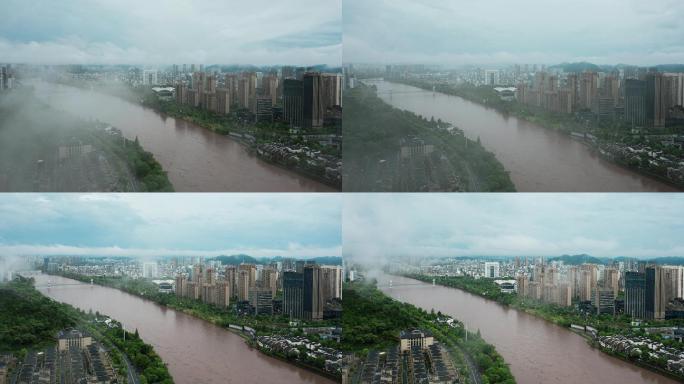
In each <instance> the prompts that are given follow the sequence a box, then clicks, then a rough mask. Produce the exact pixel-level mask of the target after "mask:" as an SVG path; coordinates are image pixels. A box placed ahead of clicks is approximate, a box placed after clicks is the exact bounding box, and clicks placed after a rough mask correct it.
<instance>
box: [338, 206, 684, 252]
mask: <svg viewBox="0 0 684 384" xmlns="http://www.w3.org/2000/svg"><path fill="white" fill-rule="evenodd" d="M343 217H344V222H343V227H342V231H343V238H342V239H343V243H344V257H345V258H347V257H349V258H350V259H355V260H366V261H370V262H373V261H388V260H392V259H393V258H395V257H397V256H413V257H420V256H428V257H441V256H559V255H562V254H582V253H586V254H590V255H593V256H608V257H612V256H634V257H639V258H647V257H654V256H684V238H683V237H682V234H683V233H684V220H682V217H684V195H682V194H637V193H627V194H621V193H612V194H585V193H568V194H553V193H542V194H520V193H515V194H491V193H490V194H435V193H431V194H346V195H345V196H344V208H343Z"/></svg>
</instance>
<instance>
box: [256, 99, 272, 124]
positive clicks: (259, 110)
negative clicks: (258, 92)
mask: <svg viewBox="0 0 684 384" xmlns="http://www.w3.org/2000/svg"><path fill="white" fill-rule="evenodd" d="M256 121H257V122H272V121H273V103H272V99H271V97H270V96H259V97H257V99H256Z"/></svg>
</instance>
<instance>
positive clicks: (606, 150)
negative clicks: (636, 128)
mask: <svg viewBox="0 0 684 384" xmlns="http://www.w3.org/2000/svg"><path fill="white" fill-rule="evenodd" d="M387 81H390V82H396V83H399V84H403V85H408V86H413V87H417V88H420V89H423V90H426V91H434V92H439V93H442V94H445V95H449V96H456V97H460V98H463V99H465V100H468V101H470V102H473V103H477V104H479V105H482V106H484V107H486V108H492V109H494V110H495V111H497V112H499V113H501V114H503V115H504V116H514V117H516V118H518V119H521V120H524V121H526V122H529V123H532V124H535V125H536V126H539V127H543V128H545V129H550V130H553V131H556V132H559V133H561V134H563V135H566V136H568V137H572V138H574V139H579V140H581V141H582V142H583V143H584V144H585V145H587V146H588V147H590V148H591V149H593V150H594V151H595V152H596V153H598V154H599V155H600V156H601V157H602V158H604V159H605V160H606V161H609V162H611V163H612V164H615V165H618V166H619V167H621V168H624V169H626V170H629V171H631V172H635V173H638V174H640V175H642V176H646V177H649V178H652V179H654V180H657V181H660V182H663V183H665V184H667V185H669V186H672V187H674V188H677V189H679V190H684V170H682V169H678V165H677V164H678V162H681V161H684V151H682V150H680V149H677V148H675V147H671V146H665V145H663V144H662V143H661V142H660V136H662V135H654V137H655V139H654V140H653V141H651V140H648V135H644V134H643V132H639V133H638V134H631V133H629V129H627V128H625V127H620V126H617V125H616V126H610V127H599V128H590V126H589V125H587V124H586V121H584V120H577V119H576V118H575V117H574V116H573V115H570V114H559V113H551V112H546V111H540V110H537V109H534V108H532V107H529V106H527V105H523V104H520V103H518V102H517V101H515V100H513V101H505V100H502V99H501V98H500V97H499V95H497V94H496V92H494V90H493V88H492V87H476V86H472V85H464V86H462V87H456V86H452V85H448V84H444V83H435V84H433V83H428V82H425V81H421V80H410V79H403V78H389V79H387ZM670 131H671V132H670V133H674V132H677V131H679V133H680V134H681V133H682V129H681V128H680V129H679V130H677V129H670ZM649 132H650V131H649ZM649 134H650V133H649ZM616 137H620V140H619V141H616ZM663 156H666V157H667V160H664V159H665V158H664V157H663Z"/></svg>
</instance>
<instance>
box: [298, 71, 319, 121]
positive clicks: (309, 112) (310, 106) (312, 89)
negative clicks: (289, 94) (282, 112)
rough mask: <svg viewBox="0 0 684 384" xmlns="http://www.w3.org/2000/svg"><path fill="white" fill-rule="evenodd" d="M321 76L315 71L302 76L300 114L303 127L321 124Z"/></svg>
mask: <svg viewBox="0 0 684 384" xmlns="http://www.w3.org/2000/svg"><path fill="white" fill-rule="evenodd" d="M321 83H322V78H321V74H320V73H317V72H307V73H305V74H304V77H303V78H302V88H303V95H302V106H303V110H302V112H303V113H302V115H303V118H304V127H305V128H320V127H322V126H323V118H324V117H325V111H324V110H323V95H322V84H321Z"/></svg>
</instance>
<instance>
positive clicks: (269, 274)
mask: <svg viewBox="0 0 684 384" xmlns="http://www.w3.org/2000/svg"><path fill="white" fill-rule="evenodd" d="M261 280H262V282H263V287H264V288H268V289H269V290H270V291H271V295H272V296H273V297H275V295H276V293H277V292H278V271H277V270H275V269H273V268H265V269H264V270H263V271H262V273H261Z"/></svg>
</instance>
